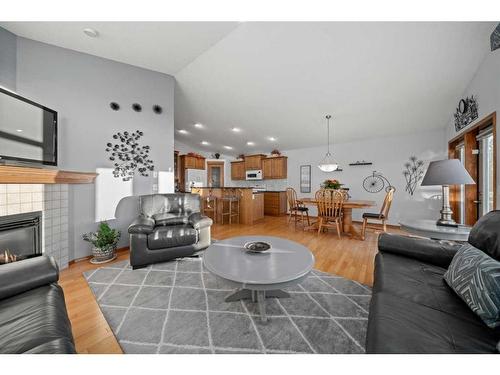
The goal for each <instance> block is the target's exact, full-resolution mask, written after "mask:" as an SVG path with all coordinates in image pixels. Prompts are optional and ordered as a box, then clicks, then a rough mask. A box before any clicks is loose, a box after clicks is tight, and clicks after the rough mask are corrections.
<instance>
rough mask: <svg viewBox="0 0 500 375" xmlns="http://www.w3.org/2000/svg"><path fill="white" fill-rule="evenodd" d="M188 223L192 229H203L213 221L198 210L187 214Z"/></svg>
mask: <svg viewBox="0 0 500 375" xmlns="http://www.w3.org/2000/svg"><path fill="white" fill-rule="evenodd" d="M189 224H191V225H192V226H193V228H194V229H203V228H207V227H209V226H211V225H212V224H213V221H212V219H210V218H209V217H207V216H203V215H202V214H201V213H199V212H195V213H194V214H191V215H189Z"/></svg>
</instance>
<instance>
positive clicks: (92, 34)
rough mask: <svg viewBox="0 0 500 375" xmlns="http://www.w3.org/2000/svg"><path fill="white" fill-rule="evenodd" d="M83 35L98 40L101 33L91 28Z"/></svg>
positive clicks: (85, 30) (84, 31) (84, 30)
mask: <svg viewBox="0 0 500 375" xmlns="http://www.w3.org/2000/svg"><path fill="white" fill-rule="evenodd" d="M83 33H84V34H85V35H87V36H88V37H91V38H97V37H98V36H99V31H97V30H95V29H92V28H90V27H87V28H85V29H83Z"/></svg>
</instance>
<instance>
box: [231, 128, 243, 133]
mask: <svg viewBox="0 0 500 375" xmlns="http://www.w3.org/2000/svg"><path fill="white" fill-rule="evenodd" d="M231 130H232V131H233V132H235V133H239V132H240V131H241V129H240V128H231Z"/></svg>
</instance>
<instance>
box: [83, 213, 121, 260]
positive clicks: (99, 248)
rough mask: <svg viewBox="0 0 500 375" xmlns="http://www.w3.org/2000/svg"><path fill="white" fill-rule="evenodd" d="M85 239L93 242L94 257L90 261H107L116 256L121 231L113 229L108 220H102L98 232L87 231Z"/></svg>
mask: <svg viewBox="0 0 500 375" xmlns="http://www.w3.org/2000/svg"><path fill="white" fill-rule="evenodd" d="M83 239H84V240H85V241H87V242H90V243H91V244H92V255H93V258H92V259H91V260H90V263H93V264H100V263H106V262H110V261H112V260H113V259H115V258H116V254H115V251H116V245H117V244H118V240H119V239H120V231H119V230H116V229H112V228H111V227H110V226H109V224H108V223H107V222H106V221H101V223H100V224H99V229H98V230H97V232H89V233H85V234H84V235H83Z"/></svg>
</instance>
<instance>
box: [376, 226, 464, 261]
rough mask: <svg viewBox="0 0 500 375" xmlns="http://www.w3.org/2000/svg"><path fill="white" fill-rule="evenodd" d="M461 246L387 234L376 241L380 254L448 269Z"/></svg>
mask: <svg viewBox="0 0 500 375" xmlns="http://www.w3.org/2000/svg"><path fill="white" fill-rule="evenodd" d="M461 246H462V245H460V244H456V243H450V242H446V241H436V240H430V239H426V238H415V237H407V236H400V235H395V234H387V233H383V234H382V235H380V237H379V239H378V249H379V250H380V251H382V252H386V253H392V254H396V255H402V256H405V257H408V258H412V259H416V260H419V261H421V262H425V263H430V264H433V265H435V266H439V267H443V268H448V266H449V265H450V263H451V260H452V259H453V256H454V255H455V254H456V252H457V251H458V249H460V247H461Z"/></svg>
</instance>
